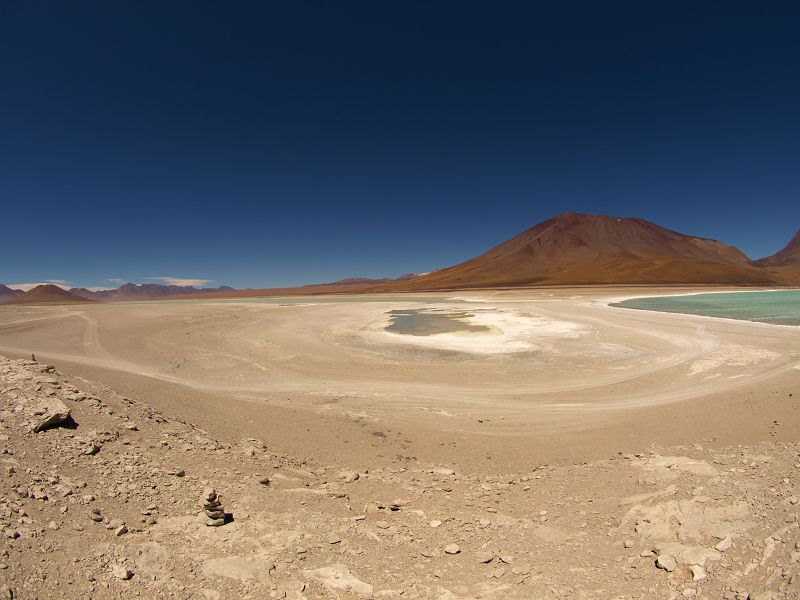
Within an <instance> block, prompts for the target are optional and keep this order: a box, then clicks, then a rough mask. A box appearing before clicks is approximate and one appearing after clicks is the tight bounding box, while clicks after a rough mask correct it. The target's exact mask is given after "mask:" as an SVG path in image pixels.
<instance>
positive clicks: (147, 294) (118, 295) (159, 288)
mask: <svg viewBox="0 0 800 600" xmlns="http://www.w3.org/2000/svg"><path fill="white" fill-rule="evenodd" d="M69 291H70V293H72V294H75V295H76V296H81V297H83V298H89V299H90V300H101V301H112V300H152V299H153V298H165V297H168V296H189V295H192V294H206V293H212V292H235V291H236V290H235V289H234V288H232V287H229V286H227V285H223V286H220V287H217V288H196V287H194V286H191V285H161V284H158V283H141V284H136V283H126V284H124V285H121V286H119V287H118V288H115V289H113V290H100V291H92V290H87V289H86V288H72V289H71V290H69Z"/></svg>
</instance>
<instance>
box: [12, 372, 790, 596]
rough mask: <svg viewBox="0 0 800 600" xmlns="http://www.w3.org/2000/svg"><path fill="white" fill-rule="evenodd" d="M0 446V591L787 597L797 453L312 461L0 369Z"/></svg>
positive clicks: (764, 447) (75, 381) (671, 451)
mask: <svg viewBox="0 0 800 600" xmlns="http://www.w3.org/2000/svg"><path fill="white" fill-rule="evenodd" d="M790 400H792V399H790ZM775 427H780V423H775ZM709 441H711V440H709ZM0 452H2V454H1V455H0V461H1V462H2V464H1V465H0V528H1V529H2V534H1V537H2V543H1V544H0V546H2V550H1V554H2V555H1V556H0V598H97V599H101V598H131V597H142V598H181V599H183V598H186V599H189V598H198V599H209V600H216V599H226V598H253V599H256V598H259V599H260V598H290V599H303V598H308V599H312V598H326V599H327V598H330V599H336V598H343V599H344V598H437V599H441V600H449V599H452V600H455V599H462V598H464V599H466V598H512V599H513V598H548V599H549V598H708V599H711V598H715V599H716V598H724V599H740V600H741V599H747V598H750V599H752V600H766V599H769V598H773V599H777V598H798V597H800V562H799V561H800V526H799V524H798V513H799V512H800V501H799V496H798V494H800V490H798V488H797V485H796V482H797V481H798V479H799V478H800V445H798V444H797V443H791V444H790V443H777V442H765V443H762V444H759V445H755V446H736V447H729V448H724V449H715V450H711V449H708V448H705V447H702V446H699V445H695V446H691V447H675V448H654V447H650V448H643V449H642V450H641V453H639V454H636V455H617V456H613V457H609V458H608V459H607V460H604V461H599V462H594V463H587V464H576V465H571V466H559V467H551V466H544V465H543V466H541V467H540V468H538V469H535V470H533V471H531V472H525V473H517V474H514V475H502V476H499V475H496V476H492V475H472V474H469V475H468V474H463V473H460V472H458V471H457V470H454V469H453V468H452V467H451V466H449V465H441V464H440V465H437V464H419V463H418V462H415V461H401V460H399V461H398V462H397V464H396V466H394V467H392V468H370V469H364V468H358V467H357V466H355V465H346V464H317V463H314V462H311V461H307V460H304V458H303V457H302V456H283V455H280V454H276V453H275V452H273V451H271V448H270V442H269V440H254V439H243V440H240V439H213V438H212V437H211V436H210V435H209V434H207V433H206V432H204V431H202V430H201V429H199V428H198V427H196V426H195V425H193V424H192V423H190V422H185V421H175V420H171V419H168V418H166V417H164V416H162V415H160V414H159V413H157V412H155V411H154V410H152V409H151V408H149V407H148V406H146V405H144V404H143V403H141V402H140V401H138V400H137V399H136V398H128V397H123V396H121V395H119V394H118V393H116V392H115V391H114V390H113V389H110V388H109V387H107V386H105V385H103V384H101V383H98V382H93V381H88V380H84V379H80V378H77V377H66V376H63V375H61V374H59V372H58V371H57V370H56V368H54V367H52V366H49V365H44V364H41V363H38V362H35V361H33V360H11V359H5V358H0ZM209 488H211V489H212V490H214V491H216V494H217V495H216V496H214V495H212V494H211V490H210V489H209ZM209 498H211V499H212V500H213V502H211V504H210V506H211V509H213V511H212V512H213V513H214V515H215V516H216V517H219V516H220V514H221V512H224V514H225V518H224V519H218V518H217V519H212V520H210V519H209V517H208V516H207V515H206V514H205V513H204V503H205V504H206V505H207V506H208V505H209ZM215 498H216V499H215ZM219 503H221V504H219ZM220 521H222V522H221V523H220ZM210 525H216V526H210Z"/></svg>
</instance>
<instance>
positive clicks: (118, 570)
mask: <svg viewBox="0 0 800 600" xmlns="http://www.w3.org/2000/svg"><path fill="white" fill-rule="evenodd" d="M111 574H112V575H113V576H114V577H116V578H117V579H122V580H123V581H127V580H128V579H130V578H131V577H133V571H131V570H130V569H128V568H127V567H125V566H123V565H112V566H111Z"/></svg>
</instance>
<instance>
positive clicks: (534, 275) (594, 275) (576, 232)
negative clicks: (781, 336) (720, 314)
mask: <svg viewBox="0 0 800 600" xmlns="http://www.w3.org/2000/svg"><path fill="white" fill-rule="evenodd" d="M584 284H586V285H589V284H664V285H667V284H715V285H795V286H796V285H800V231H798V233H797V234H796V235H795V236H794V237H793V238H792V240H791V241H790V242H789V243H788V244H787V246H786V247H785V248H783V249H782V250H780V251H779V252H777V253H775V254H774V255H772V256H769V257H767V258H762V259H760V260H751V259H750V258H748V257H747V256H746V255H745V254H744V253H743V252H741V251H740V250H739V249H738V248H735V247H733V246H728V245H726V244H723V243H722V242H719V241H717V240H712V239H708V238H701V237H695V236H690V235H684V234H682V233H678V232H676V231H672V230H669V229H665V228H664V227H660V226H659V225H656V224H655V223H651V222H650V221H645V220H644V219H636V218H622V217H611V216H604V215H585V214H578V213H573V212H570V213H564V214H562V215H558V216H557V217H553V218H552V219H548V220H547V221H544V222H543V223H540V224H538V225H536V226H534V227H532V228H530V229H528V230H527V231H524V232H523V233H521V234H519V235H518V236H516V237H514V238H512V239H510V240H508V241H506V242H503V243H502V244H499V245H497V246H495V247H494V248H492V249H490V250H489V251H487V252H485V253H484V254H481V255H480V256H478V257H476V258H473V259H471V260H468V261H466V262H463V263H461V264H458V265H455V266H453V267H448V268H445V269H439V270H437V271H434V272H432V273H428V274H425V275H413V274H409V275H403V276H401V277H398V278H396V279H389V278H386V279H368V278H350V279H342V280H339V281H335V282H332V283H323V284H312V285H307V286H300V287H294V288H269V289H247V290H235V289H234V288H231V287H228V286H221V287H218V288H196V287H193V286H180V285H160V284H155V283H146V284H134V283H126V284H125V285H121V286H120V287H118V288H116V289H113V290H103V291H91V290H87V289H85V288H72V289H71V290H69V291H68V292H67V291H65V290H63V289H61V288H59V287H57V286H54V285H43V286H38V287H36V288H33V289H32V290H30V291H29V292H25V293H23V292H22V291H21V290H13V289H11V288H9V287H7V286H5V285H0V302H2V303H4V304H21V303H53V302H81V301H102V302H109V301H120V300H152V299H158V298H174V299H178V298H197V299H200V298H247V297H258V296H270V295H272V296H281V295H283V296H290V295H295V296H297V295H315V294H332V293H367V292H392V291H425V290H431V291H433V290H459V289H467V288H487V287H488V288H491V287H515V286H533V285H584Z"/></svg>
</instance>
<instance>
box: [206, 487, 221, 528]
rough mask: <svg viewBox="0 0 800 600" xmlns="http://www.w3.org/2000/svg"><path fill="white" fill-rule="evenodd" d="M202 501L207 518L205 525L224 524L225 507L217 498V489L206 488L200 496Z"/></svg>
mask: <svg viewBox="0 0 800 600" xmlns="http://www.w3.org/2000/svg"><path fill="white" fill-rule="evenodd" d="M201 502H202V503H203V511H204V512H205V513H206V517H208V520H207V521H206V525H208V526H209V527H219V526H220V525H225V508H224V507H223V506H222V502H220V500H219V496H218V495H217V490H215V489H214V488H206V489H205V491H204V492H203V497H202V498H201Z"/></svg>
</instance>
